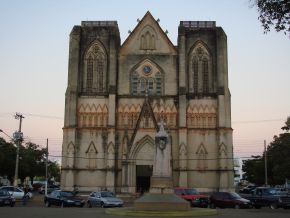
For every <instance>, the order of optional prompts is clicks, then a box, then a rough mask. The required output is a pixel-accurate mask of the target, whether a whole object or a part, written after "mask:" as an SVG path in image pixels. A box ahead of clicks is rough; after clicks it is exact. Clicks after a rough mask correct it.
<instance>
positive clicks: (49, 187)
mask: <svg viewBox="0 0 290 218" xmlns="http://www.w3.org/2000/svg"><path fill="white" fill-rule="evenodd" d="M59 189H60V188H59V186H58V185H48V186H47V194H50V193H51V192H52V191H54V190H59ZM38 192H39V194H44V193H45V185H43V186H41V187H40V189H39V191H38Z"/></svg>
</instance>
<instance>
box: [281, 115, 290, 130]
mask: <svg viewBox="0 0 290 218" xmlns="http://www.w3.org/2000/svg"><path fill="white" fill-rule="evenodd" d="M281 129H282V130H285V131H286V132H288V131H289V130H290V116H289V117H287V121H286V122H285V126H283V127H282V128H281Z"/></svg>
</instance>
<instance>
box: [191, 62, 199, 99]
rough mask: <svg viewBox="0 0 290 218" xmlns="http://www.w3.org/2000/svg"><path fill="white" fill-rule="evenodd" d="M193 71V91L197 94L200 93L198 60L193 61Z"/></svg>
mask: <svg viewBox="0 0 290 218" xmlns="http://www.w3.org/2000/svg"><path fill="white" fill-rule="evenodd" d="M192 71H193V90H194V92H195V93H197V92H198V61H197V59H196V58H194V59H193V61H192Z"/></svg>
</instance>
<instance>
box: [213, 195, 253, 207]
mask: <svg viewBox="0 0 290 218" xmlns="http://www.w3.org/2000/svg"><path fill="white" fill-rule="evenodd" d="M209 201H210V207H211V208H215V207H220V208H236V209H239V208H252V207H253V205H252V203H251V202H250V201H249V200H247V199H244V198H242V197H241V196H240V195H238V194H237V193H235V192H214V193H213V194H212V195H211V196H210V198H209Z"/></svg>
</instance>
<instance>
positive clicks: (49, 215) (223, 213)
mask: <svg viewBox="0 0 290 218" xmlns="http://www.w3.org/2000/svg"><path fill="white" fill-rule="evenodd" d="M0 217H1V218H2V217H3V218H64V217H69V218H105V217H106V218H117V217H124V216H116V215H109V214H106V213H105V209H104V208H86V207H84V208H58V207H50V208H46V207H44V206H31V205H30V206H29V205H27V206H22V205H21V204H19V205H16V206H15V207H1V208H0ZM210 217H222V218H233V217H234V218H284V217H285V218H286V217H287V218H289V217H290V210H284V209H277V210H271V209H269V208H263V209H259V210H257V209H247V210H243V209H238V210H237V209H218V215H215V216H210Z"/></svg>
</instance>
